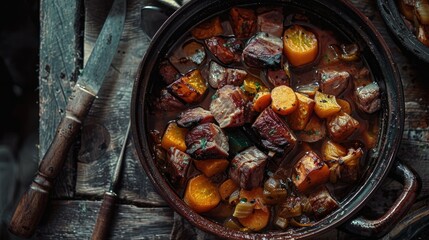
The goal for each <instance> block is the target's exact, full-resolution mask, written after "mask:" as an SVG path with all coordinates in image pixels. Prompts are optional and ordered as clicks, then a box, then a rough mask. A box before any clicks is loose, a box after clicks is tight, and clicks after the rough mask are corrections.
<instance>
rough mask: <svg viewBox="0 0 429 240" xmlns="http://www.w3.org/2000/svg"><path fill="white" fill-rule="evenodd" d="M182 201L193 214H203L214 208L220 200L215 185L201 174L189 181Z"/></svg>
mask: <svg viewBox="0 0 429 240" xmlns="http://www.w3.org/2000/svg"><path fill="white" fill-rule="evenodd" d="M183 200H184V201H185V203H186V204H188V205H189V207H191V208H192V209H193V210H194V211H195V212H197V213H203V212H207V211H210V210H211V209H213V208H215V207H216V206H217V205H218V204H219V202H220V200H221V199H220V194H219V191H218V188H217V187H216V185H214V184H213V183H212V182H211V181H210V179H209V178H207V177H206V176H204V175H203V174H201V175H198V176H196V177H194V178H192V179H191V180H189V182H188V185H187V186H186V190H185V196H184V198H183Z"/></svg>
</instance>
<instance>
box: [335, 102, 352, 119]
mask: <svg viewBox="0 0 429 240" xmlns="http://www.w3.org/2000/svg"><path fill="white" fill-rule="evenodd" d="M337 103H338V105H340V106H341V110H342V111H344V112H345V113H347V114H348V115H351V114H352V107H351V106H350V103H349V102H348V101H347V100H343V99H339V98H337Z"/></svg>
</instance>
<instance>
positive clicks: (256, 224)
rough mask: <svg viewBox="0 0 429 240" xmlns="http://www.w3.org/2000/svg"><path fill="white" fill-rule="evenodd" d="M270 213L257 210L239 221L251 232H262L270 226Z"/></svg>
mask: <svg viewBox="0 0 429 240" xmlns="http://www.w3.org/2000/svg"><path fill="white" fill-rule="evenodd" d="M269 220H270V212H269V211H264V210H262V209H255V210H254V211H253V212H252V213H251V214H250V215H249V216H247V217H245V218H239V219H238V221H239V222H240V223H241V224H242V225H243V226H244V227H246V228H248V229H250V230H251V231H260V230H262V229H263V228H265V227H266V226H267V225H268V222H269Z"/></svg>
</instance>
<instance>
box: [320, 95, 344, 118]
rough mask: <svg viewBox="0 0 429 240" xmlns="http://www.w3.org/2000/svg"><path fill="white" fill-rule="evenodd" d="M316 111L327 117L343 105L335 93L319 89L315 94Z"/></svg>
mask: <svg viewBox="0 0 429 240" xmlns="http://www.w3.org/2000/svg"><path fill="white" fill-rule="evenodd" d="M314 101H315V102H316V104H315V105H314V112H315V113H316V114H317V116H319V117H320V118H327V117H329V116H331V115H333V114H335V113H337V112H339V111H340V110H341V106H340V105H339V104H338V103H337V100H336V98H335V96H334V95H330V94H325V93H322V92H319V91H317V92H316V95H314Z"/></svg>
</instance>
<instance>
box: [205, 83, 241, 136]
mask: <svg viewBox="0 0 429 240" xmlns="http://www.w3.org/2000/svg"><path fill="white" fill-rule="evenodd" d="M248 105H249V100H248V99H247V96H246V95H245V94H244V93H243V91H242V90H241V89H240V87H237V86H232V85H226V86H224V87H222V88H219V89H218V90H217V91H216V93H215V94H214V95H213V97H212V101H211V103H210V112H211V113H212V114H213V116H214V118H215V119H216V121H217V122H218V123H219V126H220V127H221V128H227V127H238V126H242V125H244V123H246V121H247V120H248V119H247V117H246V115H249V114H248V113H247V112H248V109H249V108H248Z"/></svg>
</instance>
